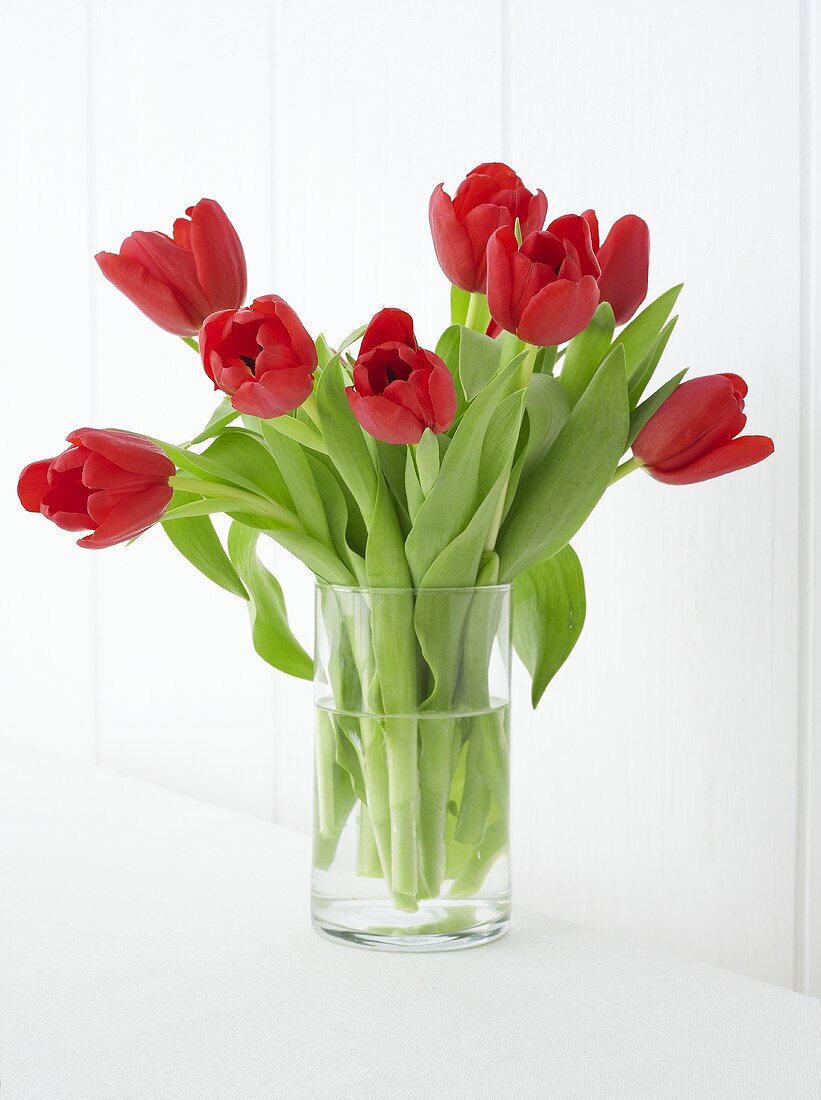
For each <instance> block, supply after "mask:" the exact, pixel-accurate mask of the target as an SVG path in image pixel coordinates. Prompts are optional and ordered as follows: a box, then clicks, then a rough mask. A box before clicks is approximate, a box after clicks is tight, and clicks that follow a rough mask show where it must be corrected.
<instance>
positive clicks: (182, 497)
mask: <svg viewBox="0 0 821 1100" xmlns="http://www.w3.org/2000/svg"><path fill="white" fill-rule="evenodd" d="M199 499H200V498H199V497H197V496H196V495H195V494H194V493H183V492H181V491H180V490H179V489H175V490H174V495H173V496H172V498H171V504H170V505H169V508H174V507H175V506H176V507H182V506H184V505H186V504H190V503H193V502H195V501H197V500H199ZM162 528H163V530H164V531H165V533H166V535H168V538H169V539H170V540H171V542H172V543H173V544H174V546H176V548H177V549H178V550H179V552H180V553H181V554H182V556H183V557H184V558H187V559H188V561H190V562H191V564H192V565H193V566H195V567H196V568H197V569H199V571H200V573H202V574H204V575H205V576H206V577H208V579H209V580H211V581H213V582H214V584H218V585H219V586H220V588H224V589H225V590H226V592H231V593H233V594H234V595H235V596H239V597H240V598H241V599H243V600H247V599H248V593H247V592H246V591H245V588H244V586H243V583H242V581H241V580H240V578H239V576H238V574H237V571H236V570H235V569H234V567H233V565H232V564H231V560H230V558H229V557H228V555H227V554H226V553H225V550H224V548H223V545H222V543H221V542H220V540H219V536H218V535H217V532H216V531H215V530H214V524H213V523H212V522H211V520H210V519H209V518H208V516H195V517H191V518H189V519H179V520H174V521H173V522H171V521H169V522H167V523H166V522H163V524H162Z"/></svg>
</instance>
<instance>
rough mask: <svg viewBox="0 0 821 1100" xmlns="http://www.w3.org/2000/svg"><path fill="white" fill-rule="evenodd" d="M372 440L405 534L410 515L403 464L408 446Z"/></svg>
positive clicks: (408, 528) (408, 526)
mask: <svg viewBox="0 0 821 1100" xmlns="http://www.w3.org/2000/svg"><path fill="white" fill-rule="evenodd" d="M374 442H375V443H376V453H377V456H378V462H379V466H380V469H381V470H382V473H383V475H384V477H385V481H387V483H388V488H389V489H390V491H391V495H392V496H393V502H394V504H395V506H396V514H397V516H398V518H399V523H400V524H401V526H402V530H403V531H404V532H405V534H406V535H407V533H408V531H410V515H409V513H408V500H407V496H406V493H405V464H406V458H407V455H408V451H409V448H408V447H407V446H404V447H403V446H401V445H400V444H396V443H384V442H383V441H382V440H380V439H377V440H375V441H374Z"/></svg>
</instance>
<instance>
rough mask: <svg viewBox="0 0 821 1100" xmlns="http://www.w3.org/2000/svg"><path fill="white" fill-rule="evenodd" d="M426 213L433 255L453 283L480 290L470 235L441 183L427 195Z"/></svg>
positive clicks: (465, 288)
mask: <svg viewBox="0 0 821 1100" xmlns="http://www.w3.org/2000/svg"><path fill="white" fill-rule="evenodd" d="M428 217H429V220H430V231H431V234H432V236H433V247H434V249H435V251H436V259H437V260H438V261H439V266H440V267H441V268H442V270H443V271H444V273H445V274H446V275H447V277H448V278H449V279H450V281H451V282H452V283H455V285H456V286H458V287H461V289H462V290H466V291H468V293H472V292H473V291H476V290H482V289H483V285H482V282H481V281H478V280H477V278H476V272H475V271H474V267H473V248H472V246H471V243H470V238H469V237H468V234H467V231H466V230H465V228H464V227H463V226H462V224H461V223H460V222H459V219H458V218H457V217H456V213H455V211H454V209H453V203H452V202H451V199H450V196H449V195H447V194H446V193H445V190H444V188H443V187H442V184H441V183H440V184H439V186H438V187H436V188H435V189H434V192H433V194H432V195H431V197H430V204H429V206H428Z"/></svg>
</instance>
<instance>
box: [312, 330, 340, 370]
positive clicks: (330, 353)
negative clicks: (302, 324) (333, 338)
mask: <svg viewBox="0 0 821 1100" xmlns="http://www.w3.org/2000/svg"><path fill="white" fill-rule="evenodd" d="M314 346H315V347H316V362H317V366H318V367H319V369H320V370H322V369H323V368H324V367H327V365H328V364H329V363H330V361H331V360H332V359H333V357H334V355H336V352H335V351H334V349H333V348H332V347H331V345H330V344H329V343H328V341H327V340H326V339H325V336H324V334H323V333H321V332H320V334H319V336H317V338H316V340H314Z"/></svg>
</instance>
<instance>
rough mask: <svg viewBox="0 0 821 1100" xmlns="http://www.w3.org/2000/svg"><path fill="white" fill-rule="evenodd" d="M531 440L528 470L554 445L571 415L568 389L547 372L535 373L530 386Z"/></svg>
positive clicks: (529, 426) (528, 448)
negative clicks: (566, 390)
mask: <svg viewBox="0 0 821 1100" xmlns="http://www.w3.org/2000/svg"><path fill="white" fill-rule="evenodd" d="M526 409H527V422H528V440H527V454H526V457H525V470H527V469H529V468H530V467H531V466H534V465H537V464H538V463H540V462H541V461H542V459H543V458H544V456H545V455H546V454H547V452H548V451H549V450H550V448H551V447H552V446H553V442H554V440H555V439H556V436H557V435H558V434H559V432H560V431H561V430H562V428H563V427H564V425H565V424H566V423H567V418H568V417H569V416H570V401H569V400H568V397H567V394H566V392H565V389H564V387H563V386H562V385H560V383H559V382H558V381H557V380H556V379H555V378H551V377H550V376H549V375H546V374H534V375H533V377H532V378H531V379H530V385H529V386H528V388H527V403H526Z"/></svg>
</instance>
